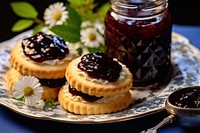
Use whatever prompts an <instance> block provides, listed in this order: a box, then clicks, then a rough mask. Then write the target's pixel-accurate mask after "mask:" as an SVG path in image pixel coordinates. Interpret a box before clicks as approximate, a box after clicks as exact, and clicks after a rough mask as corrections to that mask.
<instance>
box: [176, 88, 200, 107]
mask: <svg viewBox="0 0 200 133" xmlns="http://www.w3.org/2000/svg"><path fill="white" fill-rule="evenodd" d="M174 105H175V106H177V107H182V108H199V107H200V91H197V90H196V89H194V90H193V91H191V92H187V93H184V94H181V95H180V96H177V97H176V99H175V101H174Z"/></svg>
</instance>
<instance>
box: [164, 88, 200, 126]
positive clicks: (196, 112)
mask: <svg viewBox="0 0 200 133" xmlns="http://www.w3.org/2000/svg"><path fill="white" fill-rule="evenodd" d="M194 91H198V92H200V86H192V87H185V88H182V89H179V90H177V91H175V92H173V93H172V94H170V95H169V97H168V98H167V100H166V102H165V108H166V110H167V111H168V112H169V113H170V114H172V115H175V116H176V120H177V121H178V122H180V124H181V125H182V126H184V127H187V128H192V127H200V107H179V106H177V104H176V102H178V101H180V99H179V98H180V97H181V96H183V95H185V94H190V93H193V92H194ZM188 98H192V96H189V97H188ZM190 100H191V99H190ZM199 102H200V101H199Z"/></svg>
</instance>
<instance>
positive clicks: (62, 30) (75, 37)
mask: <svg viewBox="0 0 200 133" xmlns="http://www.w3.org/2000/svg"><path fill="white" fill-rule="evenodd" d="M50 30H51V31H52V32H54V33H55V34H57V35H59V36H61V37H62V38H63V39H64V40H65V41H68V42H71V43H75V42H78V41H80V30H77V28H76V27H74V26H73V25H56V26H53V27H52V28H51V29H50Z"/></svg>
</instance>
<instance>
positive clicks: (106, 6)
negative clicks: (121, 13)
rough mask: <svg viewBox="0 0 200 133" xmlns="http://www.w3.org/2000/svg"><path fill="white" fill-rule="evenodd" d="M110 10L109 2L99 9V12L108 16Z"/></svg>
mask: <svg viewBox="0 0 200 133" xmlns="http://www.w3.org/2000/svg"><path fill="white" fill-rule="evenodd" d="M109 8H110V4H109V3H108V2H106V3H104V4H103V5H102V6H101V7H99V8H98V12H99V13H102V14H106V13H107V12H108V10H109Z"/></svg>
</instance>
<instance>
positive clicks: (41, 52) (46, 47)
mask: <svg viewBox="0 0 200 133" xmlns="http://www.w3.org/2000/svg"><path fill="white" fill-rule="evenodd" d="M22 48H23V52H24V54H25V55H26V56H27V57H29V58H30V59H32V60H34V61H36V62H42V61H45V60H52V59H63V58H64V57H65V56H66V55H67V54H68V53H69V49H68V47H67V45H66V44H65V41H64V40H63V39H62V38H61V37H59V36H54V35H48V34H45V33H43V32H39V33H37V34H36V35H34V36H32V37H29V38H26V39H24V40H23V41H22Z"/></svg>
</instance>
